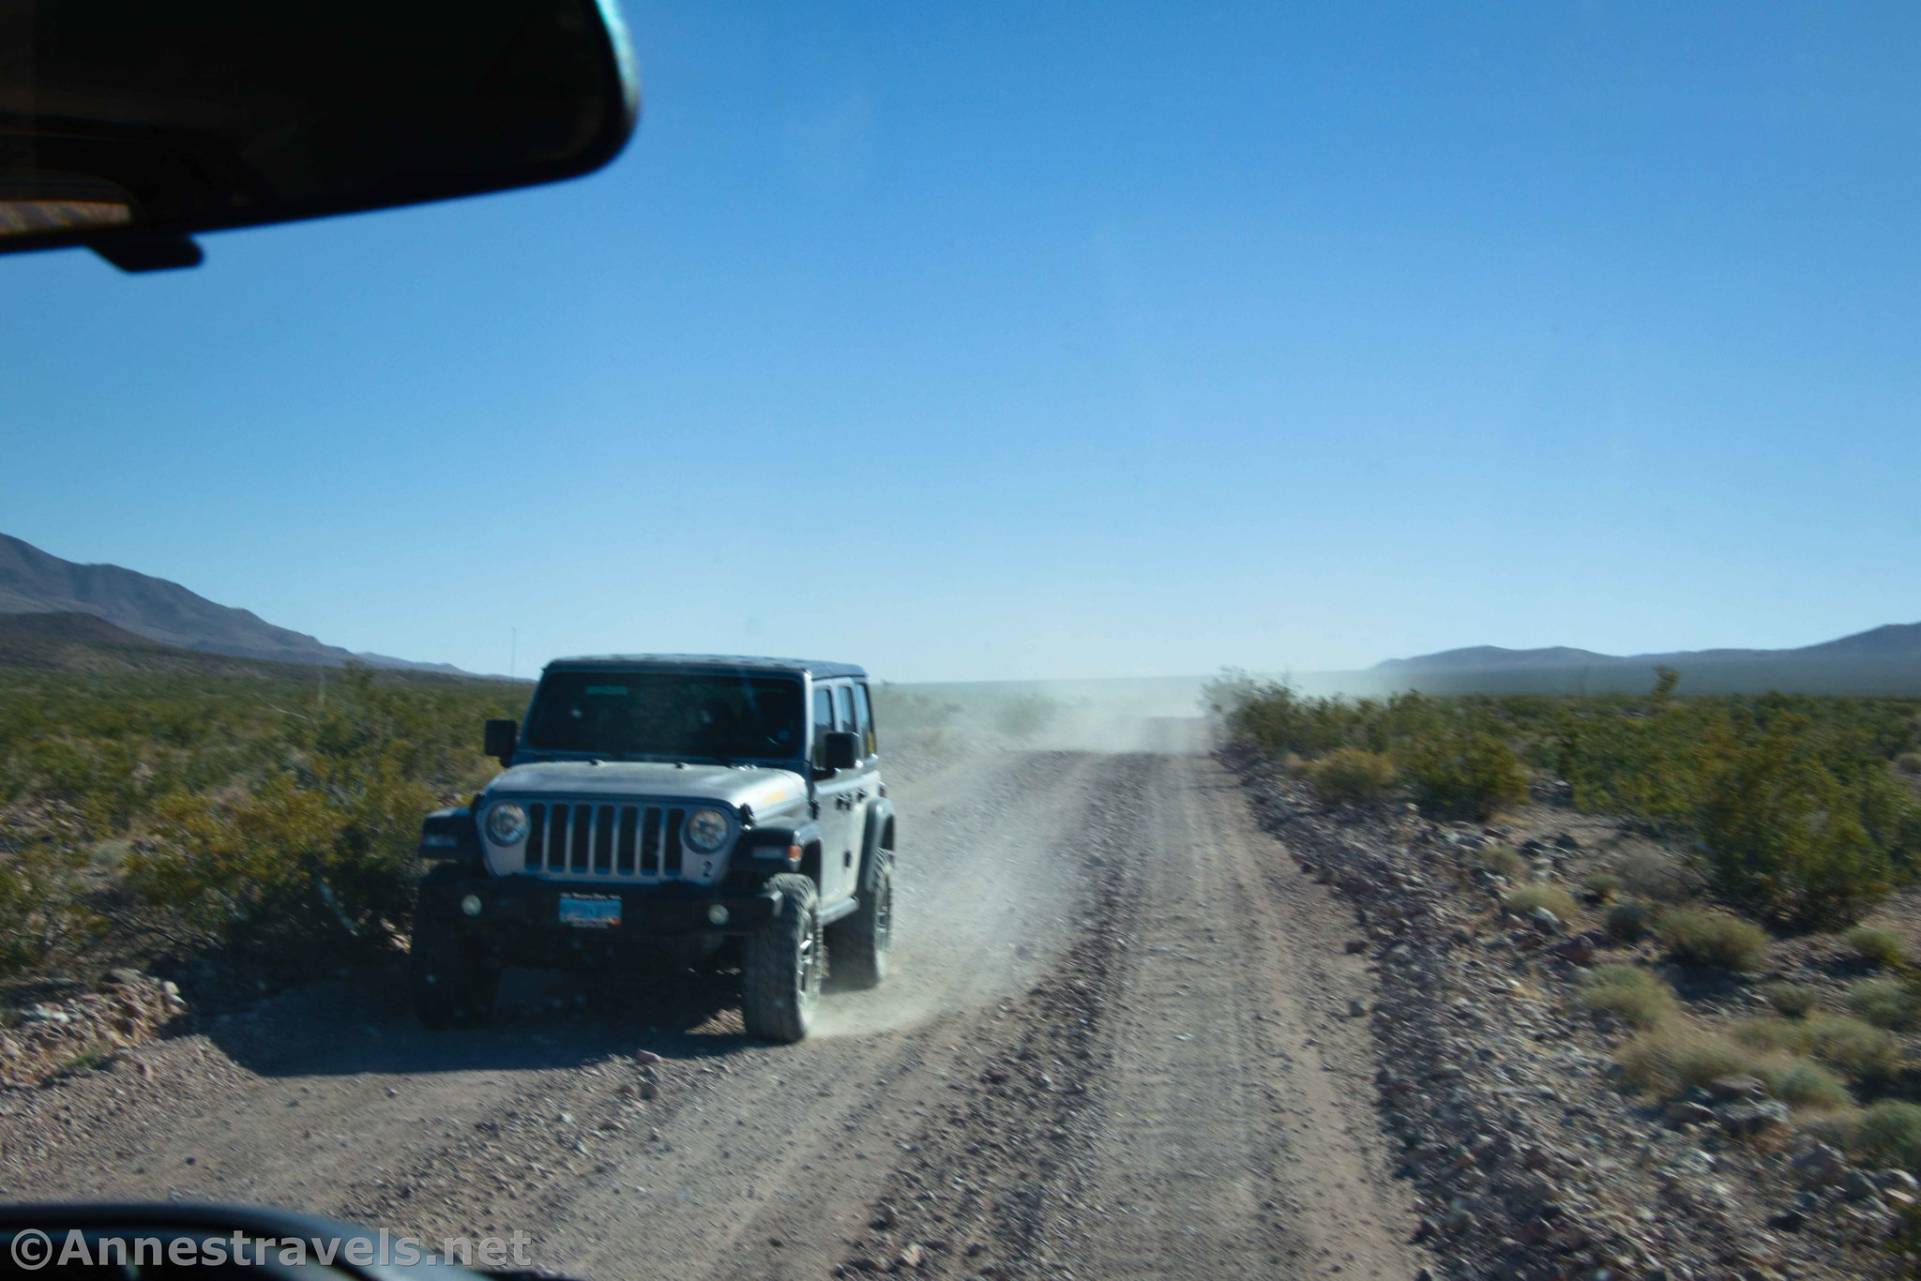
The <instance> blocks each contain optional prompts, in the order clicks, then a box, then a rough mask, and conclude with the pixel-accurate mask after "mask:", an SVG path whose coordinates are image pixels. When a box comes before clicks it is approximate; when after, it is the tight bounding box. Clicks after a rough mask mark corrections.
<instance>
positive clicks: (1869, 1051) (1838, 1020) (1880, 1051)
mask: <svg viewBox="0 0 1921 1281" xmlns="http://www.w3.org/2000/svg"><path fill="white" fill-rule="evenodd" d="M1731 1035H1732V1036H1733V1037H1734V1039H1735V1040H1737V1041H1740V1042H1741V1043H1742V1044H1743V1045H1746V1046H1748V1047H1749V1048H1751V1049H1755V1050H1764V1051H1765V1050H1774V1051H1788V1052H1791V1053H1794V1054H1803V1055H1808V1056H1810V1057H1813V1058H1816V1059H1819V1060H1820V1061H1821V1062H1823V1063H1825V1064H1827V1065H1828V1066H1829V1067H1832V1068H1834V1069H1835V1070H1836V1071H1838V1072H1840V1073H1842V1074H1843V1075H1845V1076H1848V1077H1850V1078H1852V1079H1854V1080H1856V1081H1862V1082H1865V1083H1868V1084H1871V1085H1872V1084H1878V1083H1881V1082H1885V1081H1887V1080H1889V1079H1890V1078H1892V1077H1893V1076H1894V1075H1895V1073H1897V1072H1899V1071H1900V1069H1901V1043H1900V1041H1898V1040H1897V1039H1896V1038H1895V1037H1894V1035H1893V1033H1890V1032H1887V1031H1885V1030H1883V1029H1881V1028H1878V1027H1875V1026H1873V1025H1872V1024H1868V1023H1864V1022H1862V1021H1861V1020H1860V1019H1854V1018H1848V1017H1846V1016H1844V1015H1835V1014H1817V1015H1814V1016H1812V1017H1810V1018H1806V1019H1782V1018H1773V1017H1769V1018H1757V1019H1744V1020H1742V1021H1741V1022H1740V1023H1738V1024H1736V1025H1735V1026H1734V1028H1733V1029H1731Z"/></svg>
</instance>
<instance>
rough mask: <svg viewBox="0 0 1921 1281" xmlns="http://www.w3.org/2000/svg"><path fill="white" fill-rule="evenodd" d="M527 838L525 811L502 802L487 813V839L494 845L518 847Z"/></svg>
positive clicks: (509, 803) (509, 802) (512, 804)
mask: <svg viewBox="0 0 1921 1281" xmlns="http://www.w3.org/2000/svg"><path fill="white" fill-rule="evenodd" d="M526 836H527V811H526V810H524V809H522V808H520V806H518V805H516V804H514V803H513V802H512V801H502V802H501V803H500V804H498V805H496V806H494V807H493V808H492V809H490V810H488V811H487V839H488V840H490V841H492V842H493V843H494V844H496V845H518V844H519V843H520V842H521V841H523V840H525V839H526Z"/></svg>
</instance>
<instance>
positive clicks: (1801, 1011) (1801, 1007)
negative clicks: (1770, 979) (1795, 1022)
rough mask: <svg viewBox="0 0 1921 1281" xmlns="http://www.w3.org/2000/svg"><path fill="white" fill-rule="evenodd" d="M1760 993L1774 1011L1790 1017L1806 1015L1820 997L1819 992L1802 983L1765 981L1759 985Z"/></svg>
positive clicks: (1796, 1017) (1795, 1017) (1797, 1017)
mask: <svg viewBox="0 0 1921 1281" xmlns="http://www.w3.org/2000/svg"><path fill="white" fill-rule="evenodd" d="M1761 995H1762V996H1765V997H1766V998H1767V999H1768V1004H1769V1005H1771V1006H1773V1007H1774V1011H1775V1013H1777V1014H1780V1015H1782V1016H1784V1017H1786V1018H1791V1019H1799V1018H1805V1017H1807V1014H1808V1012H1809V1011H1810V1010H1812V1009H1813V1008H1814V1007H1815V1005H1816V1004H1817V1003H1818V1002H1819V1001H1820V999H1821V994H1820V993H1819V992H1817V991H1815V990H1814V989H1813V988H1811V987H1809V986H1807V985H1806V984H1804V983H1766V984H1763V985H1762V987H1761Z"/></svg>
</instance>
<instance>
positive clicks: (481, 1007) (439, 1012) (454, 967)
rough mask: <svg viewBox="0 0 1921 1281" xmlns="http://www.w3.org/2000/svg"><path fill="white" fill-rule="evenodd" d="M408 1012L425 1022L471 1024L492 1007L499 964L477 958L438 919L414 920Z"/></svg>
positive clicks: (484, 1018) (485, 1016)
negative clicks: (412, 1007)
mask: <svg viewBox="0 0 1921 1281" xmlns="http://www.w3.org/2000/svg"><path fill="white" fill-rule="evenodd" d="M410 968H411V970H412V980H413V998H414V1015H415V1017H416V1018H418V1019H419V1020H420V1022H421V1024H422V1025H423V1026H425V1027H429V1028H434V1029H440V1028H450V1027H472V1026H474V1025H475V1024H478V1023H484V1022H486V1021H487V1019H488V1018H489V1017H490V1016H491V1015H492V1014H493V1012H494V1000H495V997H496V996H497V995H498V993H499V990H500V968H499V967H498V966H496V965H493V964H490V963H488V962H486V961H483V960H482V959H480V958H479V957H477V956H475V955H474V954H473V952H472V951H471V950H470V949H469V948H468V947H467V946H466V945H465V944H463V943H462V942H461V941H460V938H459V936H458V935H456V934H455V933H454V932H453V930H451V929H449V928H448V927H447V926H446V925H445V924H444V923H442V922H439V921H436V920H433V919H432V918H431V917H430V918H426V919H422V918H420V917H416V918H415V920H414V939H413V952H412V955H411V957H410Z"/></svg>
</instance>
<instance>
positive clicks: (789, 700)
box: [523, 671, 804, 764]
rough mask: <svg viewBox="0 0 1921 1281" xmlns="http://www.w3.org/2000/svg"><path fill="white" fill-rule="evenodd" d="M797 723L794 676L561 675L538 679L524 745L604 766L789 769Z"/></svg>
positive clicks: (795, 752)
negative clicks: (743, 764)
mask: <svg viewBox="0 0 1921 1281" xmlns="http://www.w3.org/2000/svg"><path fill="white" fill-rule="evenodd" d="M802 721H803V717H802V714H801V693H800V682H799V681H797V680H795V679H793V678H792V677H785V676H750V675H747V674H745V673H732V672H725V673H692V672H672V671H561V672H550V673H548V674H547V675H546V676H545V677H543V678H542V680H541V682H540V688H539V690H538V691H536V693H535V695H534V703H533V707H532V709H531V710H530V711H529V712H528V715H527V736H526V739H525V742H524V743H523V746H524V747H525V748H526V749H527V750H529V751H531V752H536V753H546V752H552V753H558V754H569V755H586V756H592V757H595V758H604V759H609V760H647V761H711V762H720V763H722V764H732V763H734V762H737V761H779V762H782V763H791V762H793V761H794V760H796V759H797V758H798V757H799V756H800V755H801V744H802V742H803V741H804V735H803V728H804V727H803V724H802Z"/></svg>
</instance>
